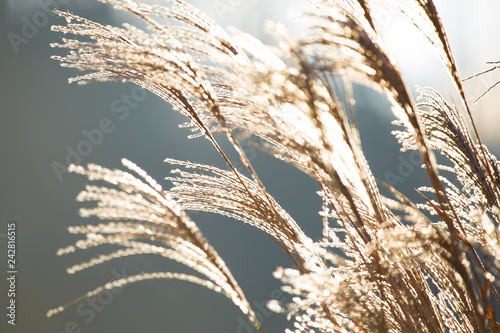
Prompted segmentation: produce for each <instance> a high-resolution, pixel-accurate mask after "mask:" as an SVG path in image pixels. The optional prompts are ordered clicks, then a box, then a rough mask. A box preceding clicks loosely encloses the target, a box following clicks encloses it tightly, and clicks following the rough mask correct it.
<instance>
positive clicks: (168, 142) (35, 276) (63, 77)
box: [0, 0, 500, 333]
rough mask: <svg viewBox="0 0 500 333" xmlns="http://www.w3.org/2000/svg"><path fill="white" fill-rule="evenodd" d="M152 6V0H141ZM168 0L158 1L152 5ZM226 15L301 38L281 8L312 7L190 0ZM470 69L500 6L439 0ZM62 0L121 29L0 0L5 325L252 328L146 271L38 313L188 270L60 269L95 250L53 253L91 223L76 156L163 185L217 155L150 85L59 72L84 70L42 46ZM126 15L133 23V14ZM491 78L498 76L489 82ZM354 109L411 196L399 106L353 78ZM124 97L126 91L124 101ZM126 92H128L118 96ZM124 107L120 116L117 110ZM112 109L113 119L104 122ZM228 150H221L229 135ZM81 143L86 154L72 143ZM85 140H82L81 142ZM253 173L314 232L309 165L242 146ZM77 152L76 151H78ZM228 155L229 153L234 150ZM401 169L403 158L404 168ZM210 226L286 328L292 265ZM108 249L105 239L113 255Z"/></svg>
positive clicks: (465, 69) (399, 48) (387, 25)
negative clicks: (134, 170) (11, 298)
mask: <svg viewBox="0 0 500 333" xmlns="http://www.w3.org/2000/svg"><path fill="white" fill-rule="evenodd" d="M149 2H153V1H151V0H150V1H149ZM158 2H159V3H161V1H158ZM188 2H189V3H192V4H194V5H195V6H197V7H198V8H200V9H202V10H203V11H204V12H205V13H207V14H208V15H209V16H210V17H212V18H213V19H214V20H215V21H216V22H218V23H219V24H220V25H222V26H223V27H227V26H235V27H237V28H238V29H240V30H242V31H245V32H249V33H251V34H253V35H255V36H257V37H259V38H260V39H262V40H264V41H266V42H269V43H271V42H272V39H271V38H270V37H269V35H267V34H266V33H265V31H264V30H263V28H262V27H263V23H264V22H265V20H273V21H276V22H281V23H284V24H285V25H287V26H288V27H289V29H290V30H291V31H292V34H293V35H294V36H299V35H300V34H301V33H302V32H303V31H304V30H303V28H301V25H300V24H297V22H295V21H293V20H291V19H290V15H289V13H290V11H293V10H300V9H308V10H311V8H310V6H309V5H308V4H307V1H305V0H289V1H285V0H265V1H264V0H246V1H243V0H204V1H201V0H200V1H194V0H193V1H188ZM436 5H437V7H438V9H439V10H440V13H441V15H442V20H443V22H444V24H445V27H446V28H447V31H448V36H449V39H450V43H451V46H452V49H453V51H454V53H455V57H456V60H457V64H458V68H459V70H460V72H461V75H462V77H463V78H465V77H467V76H469V75H472V74H475V73H477V72H480V71H482V70H485V69H487V68H488V66H487V65H486V64H485V62H486V61H496V60H500V43H498V36H499V35H500V21H499V20H498V13H499V12H500V3H499V2H498V1H494V0H479V1H474V2H472V1H466V0H460V1H459V0H436ZM55 6H57V7H58V8H59V9H61V10H67V11H71V12H73V13H75V14H78V15H80V16H83V17H86V18H90V19H92V20H95V21H98V22H100V23H104V24H111V25H116V24H120V23H121V22H123V20H124V19H126V20H127V21H130V16H125V17H123V16H122V13H120V12H117V11H115V10H113V9H112V8H111V6H108V5H104V4H101V3H99V2H97V1H96V0H40V1H35V0H0V73H1V76H0V78H1V79H0V87H1V89H0V142H1V144H0V165H1V167H0V255H1V257H0V258H1V259H0V263H1V264H0V295H1V296H0V299H1V300H2V301H1V303H2V304H1V311H0V313H1V316H0V331H2V332H34V331H37V332H53V333H61V332H64V333H78V332H123V333H128V332H151V333H153V332H214V333H215V332H219V333H220V332H226V333H230V332H231V333H232V332H237V333H247V332H253V331H254V330H253V329H252V328H251V327H250V326H249V325H248V324H247V323H246V321H245V319H244V316H242V315H241V314H240V312H239V310H238V309H237V308H236V307H235V306H234V305H233V304H232V303H231V302H230V301H229V300H227V299H226V298H225V297H224V296H221V295H219V294H216V293H214V292H212V291H209V290H206V289H204V288H202V287H199V286H196V285H192V284H189V283H187V282H180V281H165V280H160V281H148V282H140V283H135V284H131V285H128V286H126V287H124V288H123V289H121V290H116V291H115V292H113V293H107V294H106V295H101V296H100V297H97V298H94V299H93V300H91V301H83V302H82V303H80V304H78V305H75V306H72V307H70V308H69V309H67V310H66V311H65V312H63V313H61V314H58V315H55V316H54V317H52V318H49V319H47V318H46V316H45V314H46V312H47V311H48V310H49V309H51V308H54V307H57V306H59V305H62V304H64V303H66V302H68V301H70V300H72V299H74V298H76V297H78V296H80V295H83V294H84V293H85V292H87V291H89V290H91V289H94V288H96V287H98V286H100V285H102V284H104V283H106V282H108V281H109V280H113V279H116V278H120V277H123V276H129V275H134V274H138V273H140V272H154V271H167V270H168V271H183V272H184V271H186V270H185V269H184V268H183V267H182V266H180V265H178V264H176V263H174V262H170V261H167V260H165V259H162V258H156V257H153V256H133V257H128V258H125V259H119V260H115V261H112V262H110V263H107V264H105V265H100V266H96V267H93V268H91V269H87V270H85V271H83V272H80V273H77V274H75V275H68V274H67V273H66V268H67V267H69V266H72V265H73V264H75V263H79V262H81V261H83V260H88V259H90V258H91V256H92V255H95V254H96V253H97V252H95V251H85V252H77V253H74V254H71V255H66V256H62V257H58V256H56V251H57V249H59V248H61V247H65V246H67V245H70V244H72V243H74V242H75V241H76V240H77V239H79V237H78V236H74V235H70V234H69V233H68V232H67V227H69V226H72V225H80V224H86V223H94V222H96V221H95V220H84V219H82V218H81V217H79V216H78V209H79V207H80V206H81V205H80V204H79V203H77V202H75V197H76V195H77V194H78V193H79V192H80V191H81V190H82V189H83V187H84V185H85V184H86V179H85V178H83V177H81V176H77V175H73V174H68V173H66V172H65V171H64V169H63V166H64V165H67V158H68V156H69V155H71V157H69V159H70V161H71V162H75V163H80V164H87V163H98V164H101V165H103V166H106V167H109V168H115V167H120V166H121V164H120V159H121V158H122V157H126V158H128V159H130V160H132V161H134V162H136V163H137V164H138V165H139V166H141V167H142V168H143V169H145V170H146V171H147V172H148V173H149V174H150V175H151V176H152V177H153V178H155V179H157V180H158V181H160V183H161V184H162V185H163V186H164V188H168V187H169V186H170V185H169V184H168V182H166V181H164V180H163V179H164V177H166V176H168V175H169V172H170V167H169V166H168V165H165V164H164V163H163V162H162V161H163V160H164V159H165V158H167V157H172V158H175V159H180V160H189V161H192V162H198V163H206V164H211V165H216V166H219V167H224V164H223V162H222V160H221V158H220V157H219V156H218V155H217V153H216V151H215V150H214V149H213V148H212V147H211V145H210V144H209V143H208V142H207V141H206V140H205V139H203V138H199V139H193V140H188V139H187V138H186V137H187V135H188V134H189V132H188V130H186V129H180V128H178V124H180V123H182V122H184V120H185V119H184V118H183V117H182V116H181V115H179V114H177V113H174V112H172V110H171V108H170V106H169V105H167V104H166V103H165V102H163V101H162V100H160V99H159V98H158V97H156V96H154V95H152V94H150V93H145V92H144V91H141V90H139V89H136V88H134V86H133V85H131V84H123V83H106V84H104V83H97V84H92V85H86V86H78V85H76V84H72V85H70V84H68V83H67V79H68V78H69V77H72V76H75V75H77V74H78V73H77V72H75V71H72V70H68V69H64V68H61V67H59V65H58V63H57V62H56V61H54V60H51V59H50V56H51V55H53V54H56V53H58V52H59V53H60V51H59V50H54V49H51V48H50V46H49V44H50V43H51V42H56V41H58V39H59V38H60V36H59V35H58V34H56V33H53V32H51V31H50V26H51V25H53V24H63V20H61V19H59V18H56V17H55V16H54V15H52V13H50V12H48V11H47V10H46V9H47V8H53V7H55ZM376 14H377V15H376V18H377V20H378V22H379V25H380V26H381V28H382V31H383V36H384V41H385V42H386V44H387V45H388V48H389V49H390V50H392V52H393V56H394V57H395V58H396V59H397V61H398V62H399V64H400V67H401V69H402V71H403V73H404V74H405V75H406V79H407V83H408V86H409V87H410V88H411V89H412V90H415V89H414V88H415V87H416V85H419V86H430V87H433V88H434V89H437V90H438V91H439V92H440V93H441V94H442V95H443V96H445V97H447V98H448V97H449V99H450V100H453V101H455V102H457V103H458V99H457V97H456V96H457V94H456V92H455V91H454V90H453V86H452V85H451V84H450V82H449V79H448V77H447V75H446V73H445V71H444V69H443V68H442V67H441V65H440V63H439V61H438V59H437V57H436V55H435V53H434V51H433V50H432V49H431V47H430V46H429V45H428V43H427V42H426V40H425V39H424V38H423V37H421V36H420V35H419V34H418V32H416V30H415V29H414V28H413V27H412V26H411V25H410V24H408V23H406V22H403V21H401V20H400V19H398V18H397V17H395V16H393V15H391V14H390V13H388V12H386V11H383V10H378V11H376ZM132 22H133V21H132ZM498 80H499V76H498V75H497V74H496V73H491V74H488V75H484V76H482V77H479V78H476V79H474V80H471V81H468V82H466V83H465V88H466V93H467V96H468V97H469V99H470V100H471V101H473V100H474V99H475V98H476V97H478V96H479V95H480V94H481V93H483V92H484V91H485V90H486V89H487V88H488V87H489V86H491V85H493V84H494V83H495V82H497V81H498ZM498 89H500V87H499V88H498ZM499 96H500V92H499V91H493V92H492V93H491V94H489V95H487V96H486V97H485V98H483V99H482V100H481V101H480V102H478V103H476V104H474V105H473V108H472V109H473V112H474V117H475V119H476V121H477V125H478V128H479V132H480V133H481V135H482V138H483V140H484V142H485V143H486V144H487V145H488V147H489V149H490V151H492V152H493V153H495V154H496V156H499V155H500V131H499V130H498V125H499V123H500V112H499V110H498V107H497V106H498V103H499V102H500V101H499ZM355 97H356V100H357V103H356V112H357V118H358V122H359V127H360V131H361V133H362V140H363V149H364V151H365V153H366V155H367V157H368V159H369V162H370V163H371V166H372V169H373V172H374V174H375V176H376V177H377V178H379V179H382V180H385V181H388V180H389V181H390V180H391V179H393V183H394V185H395V186H396V187H397V188H399V189H400V190H402V191H403V192H404V193H406V194H407V195H409V196H410V197H411V198H413V199H415V200H419V198H418V196H416V195H415V191H414V190H413V189H414V188H416V187H418V186H420V185H423V184H426V179H425V175H424V174H423V172H422V171H421V170H420V168H419V167H418V159H415V156H412V155H411V154H408V153H400V152H399V146H398V144H397V142H396V140H395V139H394V138H393V137H392V135H391V134H390V131H391V130H392V129H394V127H393V126H392V125H390V122H391V120H393V116H392V114H391V112H390V110H389V104H388V103H387V101H386V100H385V99H384V98H383V97H382V96H380V95H379V94H377V93H375V92H372V91H370V90H368V89H365V88H362V87H356V88H355ZM127 99H128V100H129V101H131V102H130V103H128V102H126V100H127ZM127 103H128V104H127ZM117 105H119V106H126V107H127V108H128V110H129V112H128V113H127V115H126V116H122V117H119V114H117V113H115V112H114V111H113V110H114V106H117ZM106 119H107V120H106ZM102 121H104V122H108V123H109V124H111V125H110V126H109V130H108V133H105V134H104V135H103V138H102V140H101V141H100V142H99V143H97V144H91V145H90V146H86V147H84V145H85V144H84V143H83V142H84V141H86V142H88V140H87V138H86V135H85V133H89V132H92V131H93V130H95V129H97V128H99V126H101V124H102ZM222 144H223V146H224V147H226V148H227V149H228V152H230V151H231V150H230V147H229V145H227V143H225V142H224V141H222ZM78 149H80V151H82V149H83V151H85V154H78V156H75V155H74V153H71V152H75V151H77V150H78ZM85 149H86V150H85ZM246 149H247V153H248V155H249V156H250V158H251V159H252V162H253V163H254V165H255V168H256V170H257V172H258V173H259V175H260V177H261V179H262V180H263V182H264V183H265V184H266V185H267V187H268V189H269V191H270V192H271V193H272V194H273V195H274V196H275V198H276V199H277V200H278V202H280V204H281V205H282V206H283V207H284V208H285V209H287V210H288V211H289V213H290V214H291V215H292V216H293V217H294V218H295V219H296V221H297V222H298V223H299V225H301V226H302V227H303V229H304V230H305V231H306V233H308V234H309V235H310V236H311V237H312V238H313V239H318V237H319V236H320V234H321V219H320V217H319V216H318V214H317V212H318V211H319V210H321V200H320V199H319V197H318V195H317V194H316V191H317V190H318V188H317V186H316V184H315V183H314V182H313V181H312V180H311V179H309V178H308V177H307V176H305V175H303V174H301V173H300V172H298V171H296V170H294V169H293V168H291V167H290V166H288V165H286V164H284V163H282V162H279V161H276V160H274V159H273V158H272V157H270V156H267V155H265V154H263V153H260V152H257V151H255V150H253V148H251V147H247V148H246ZM83 155H85V156H83ZM230 156H231V158H233V159H235V158H236V156H235V154H234V153H232V152H231V153H230ZM403 165H404V166H405V167H406V169H405V167H403ZM192 218H193V219H194V220H195V221H196V222H197V223H198V225H199V226H200V228H201V229H202V231H203V232H204V234H205V236H206V238H207V239H208V240H209V241H210V242H211V244H212V245H213V246H214V247H215V249H216V250H217V251H218V252H219V254H220V255H221V256H222V257H223V259H224V260H225V261H226V263H227V266H228V267H229V268H230V269H231V271H232V272H233V274H234V276H235V278H236V280H237V281H238V282H239V284H240V286H241V287H242V289H243V290H244V292H245V294H246V296H247V299H248V300H249V301H250V303H252V305H253V307H254V310H255V311H256V312H257V313H258V315H259V316H260V318H261V321H262V324H263V327H264V329H265V331H266V332H282V331H283V330H284V328H285V327H287V326H286V325H287V322H286V320H285V318H284V317H283V316H281V315H277V314H273V313H270V312H269V311H268V310H267V309H266V308H265V303H266V302H267V300H269V299H270V298H271V297H276V295H279V290H280V289H279V288H280V283H279V281H277V280H275V279H274V278H273V277H272V272H273V270H274V269H275V268H276V267H277V266H284V267H291V265H292V264H291V262H290V261H289V260H288V258H287V257H286V255H285V254H283V253H282V252H281V251H280V249H279V248H278V246H277V245H276V244H275V243H274V242H273V241H272V240H271V239H270V238H269V237H268V236H266V235H265V234H263V233H262V232H260V231H259V230H256V229H253V228H252V227H250V226H246V225H242V224H241V223H239V222H235V221H232V220H229V219H226V218H222V217H220V216H214V215H210V214H196V215H192ZM11 221H15V222H17V258H16V259H17V270H18V274H17V285H16V291H17V293H16V304H17V317H16V326H11V325H8V324H7V319H6V314H5V311H6V306H7V289H8V285H7V280H6V277H5V275H6V272H7V268H6V264H7V263H6V261H7V254H6V248H7V242H6V233H7V224H8V223H10V222H11ZM107 250H109V249H101V250H100V251H107Z"/></svg>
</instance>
